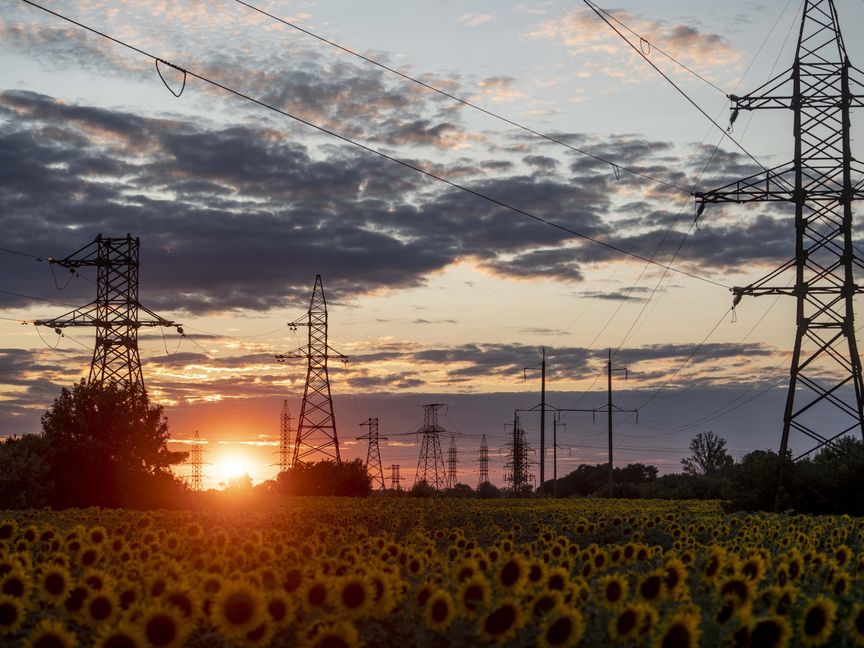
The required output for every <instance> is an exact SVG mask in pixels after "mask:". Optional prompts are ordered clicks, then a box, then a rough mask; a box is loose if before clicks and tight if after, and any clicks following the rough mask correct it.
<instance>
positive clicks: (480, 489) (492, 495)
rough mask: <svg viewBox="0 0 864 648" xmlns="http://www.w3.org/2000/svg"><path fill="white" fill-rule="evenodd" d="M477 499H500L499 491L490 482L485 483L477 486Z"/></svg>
mask: <svg viewBox="0 0 864 648" xmlns="http://www.w3.org/2000/svg"><path fill="white" fill-rule="evenodd" d="M477 497H479V498H480V499H497V498H499V497H501V489H500V488H498V487H497V486H496V485H495V484H493V483H492V482H488V481H485V482H483V483H482V484H478V485H477Z"/></svg>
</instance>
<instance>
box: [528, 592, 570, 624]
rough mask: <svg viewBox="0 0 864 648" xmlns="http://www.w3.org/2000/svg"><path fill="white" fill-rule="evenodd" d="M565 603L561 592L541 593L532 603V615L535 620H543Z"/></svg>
mask: <svg viewBox="0 0 864 648" xmlns="http://www.w3.org/2000/svg"><path fill="white" fill-rule="evenodd" d="M563 603H564V596H563V595H562V594H561V592H557V591H554V590H553V591H550V592H540V593H539V594H537V596H535V597H534V599H533V600H532V601H531V604H530V609H531V614H532V616H533V617H534V618H535V619H541V618H542V617H544V616H546V614H547V613H549V612H550V611H551V610H553V609H554V608H555V607H556V606H559V605H562V604H563Z"/></svg>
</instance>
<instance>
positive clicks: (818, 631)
mask: <svg viewBox="0 0 864 648" xmlns="http://www.w3.org/2000/svg"><path fill="white" fill-rule="evenodd" d="M836 617H837V605H836V604H835V603H834V602H833V601H832V600H830V599H828V598H826V597H824V596H817V597H816V598H814V599H813V600H812V601H810V602H809V603H808V604H807V606H806V607H805V608H804V612H803V613H802V614H801V618H800V619H799V621H798V637H799V639H800V640H801V642H802V643H803V644H804V645H805V646H822V645H824V644H825V643H826V642H827V641H828V639H830V638H831V634H832V633H833V632H834V621H835V619H836Z"/></svg>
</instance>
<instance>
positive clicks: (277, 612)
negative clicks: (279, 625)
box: [267, 599, 288, 622]
mask: <svg viewBox="0 0 864 648" xmlns="http://www.w3.org/2000/svg"><path fill="white" fill-rule="evenodd" d="M267 612H268V613H269V614H270V618H271V619H273V620H274V621H277V622H278V621H282V620H284V619H285V617H286V616H288V606H286V605H285V602H284V601H280V600H279V599H275V600H273V601H270V603H268V604H267Z"/></svg>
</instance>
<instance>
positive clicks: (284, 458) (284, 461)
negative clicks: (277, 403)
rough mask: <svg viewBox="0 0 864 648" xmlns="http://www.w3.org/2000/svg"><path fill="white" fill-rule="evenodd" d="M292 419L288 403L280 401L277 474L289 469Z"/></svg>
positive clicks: (291, 451) (291, 450)
mask: <svg viewBox="0 0 864 648" xmlns="http://www.w3.org/2000/svg"><path fill="white" fill-rule="evenodd" d="M293 419H294V417H292V416H291V410H290V408H289V407H288V401H287V400H283V401H282V412H281V413H280V415H279V472H280V473H281V472H285V471H286V470H288V469H289V468H290V467H291V456H292V454H293V448H292V447H291V432H292V431H293V430H292V429H291V423H292V421H293Z"/></svg>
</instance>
